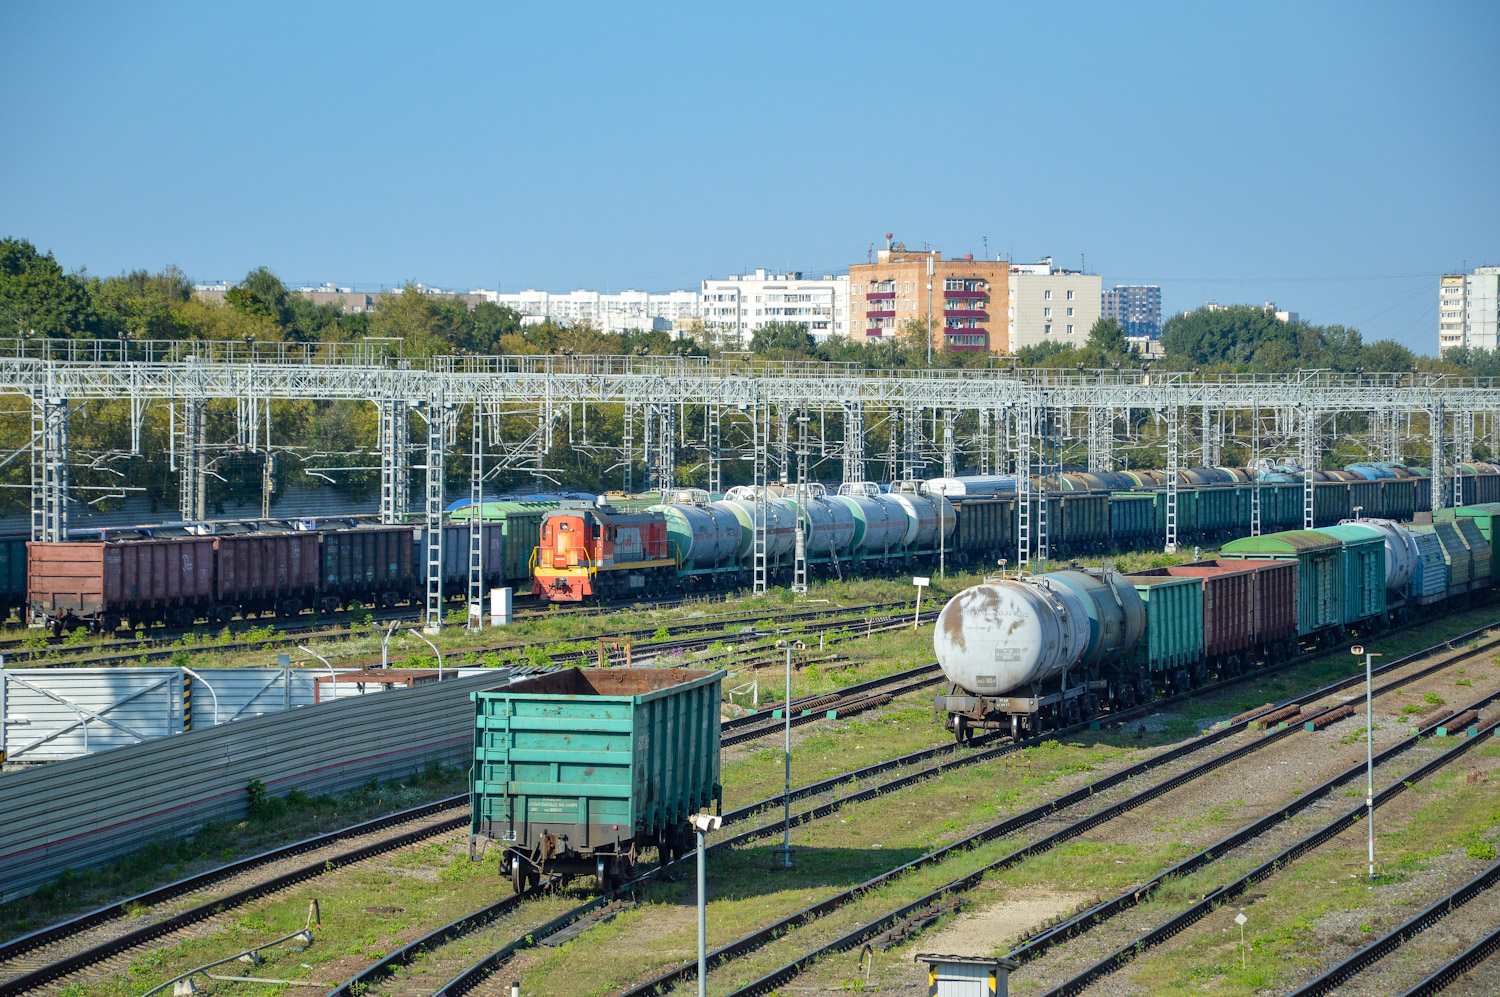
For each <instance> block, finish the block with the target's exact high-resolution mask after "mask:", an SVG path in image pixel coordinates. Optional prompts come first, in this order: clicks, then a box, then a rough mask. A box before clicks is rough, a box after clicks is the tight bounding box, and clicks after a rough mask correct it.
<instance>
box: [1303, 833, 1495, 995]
mask: <svg viewBox="0 0 1500 997" xmlns="http://www.w3.org/2000/svg"><path fill="white" fill-rule="evenodd" d="M1496 883H1500V862H1496V863H1495V864H1494V865H1492V866H1490V867H1489V868H1488V869H1486V870H1484V871H1483V872H1481V873H1480V874H1479V875H1477V876H1475V877H1474V878H1473V879H1471V880H1469V881H1468V882H1467V883H1465V884H1463V885H1462V886H1460V887H1459V888H1458V889H1456V890H1453V891H1452V892H1451V893H1449V894H1447V895H1446V896H1444V897H1443V898H1441V899H1440V900H1437V901H1434V902H1433V903H1432V904H1430V905H1429V906H1428V907H1427V909H1426V910H1424V911H1422V912H1421V913H1420V914H1417V915H1415V916H1413V917H1410V918H1408V919H1407V920H1405V921H1403V922H1401V923H1400V924H1398V925H1397V926H1396V927H1394V928H1392V929H1391V930H1390V931H1388V932H1386V933H1385V934H1383V935H1381V936H1380V937H1379V938H1377V939H1375V941H1373V942H1371V943H1370V944H1369V945H1366V946H1365V947H1364V948H1362V949H1360V950H1359V951H1358V952H1355V953H1354V954H1353V955H1351V956H1349V957H1348V958H1345V959H1342V960H1340V961H1339V962H1337V963H1335V964H1334V965H1333V966H1330V967H1329V968H1328V969H1326V970H1324V971H1323V972H1322V973H1320V974H1319V975H1318V977H1317V978H1316V979H1314V980H1309V981H1308V982H1307V983H1304V984H1303V985H1302V986H1300V987H1298V988H1297V989H1296V990H1293V991H1292V992H1291V993H1290V994H1288V995H1287V997H1316V995H1318V994H1326V993H1328V992H1329V991H1330V990H1334V989H1336V988H1338V987H1339V986H1341V985H1343V984H1344V983H1346V982H1348V981H1349V980H1352V979H1353V978H1354V977H1356V976H1358V975H1359V974H1360V972H1362V971H1363V970H1364V969H1365V968H1366V967H1368V966H1371V965H1373V964H1374V963H1377V962H1379V961H1380V960H1381V959H1383V958H1385V957H1386V956H1387V955H1389V954H1390V953H1392V952H1394V951H1395V950H1396V948H1397V947H1398V946H1400V945H1402V944H1404V943H1406V942H1408V941H1410V940H1411V939H1413V938H1415V937H1416V936H1417V935H1419V934H1421V933H1422V932H1424V931H1426V930H1427V929H1428V928H1430V927H1432V926H1433V925H1434V924H1437V923H1438V922H1439V921H1441V920H1442V919H1443V918H1445V917H1447V916H1448V915H1449V914H1452V913H1453V912H1454V911H1456V910H1458V908H1460V907H1462V906H1463V905H1464V904H1466V903H1468V902H1469V901H1470V900H1473V899H1474V898H1475V897H1477V896H1478V895H1479V894H1480V893H1482V892H1484V891H1485V890H1488V889H1490V888H1491V887H1492V886H1494V885H1495V884H1496ZM1496 931H1497V932H1500V928H1496ZM1465 954H1466V953H1465ZM1462 957H1463V956H1462V955H1460V956H1459V958H1460V959H1461V958H1462ZM1454 961H1457V960H1454ZM1452 965H1453V963H1452V962H1450V963H1447V964H1445V965H1444V966H1443V967H1442V968H1441V969H1439V970H1438V973H1443V972H1445V971H1448V970H1449V969H1450V967H1451V966H1452ZM1459 972H1462V970H1460V971H1459ZM1436 975H1438V974H1437V973H1434V974H1433V976H1436ZM1433 976H1430V977H1428V979H1432V978H1433ZM1453 978H1454V977H1452V976H1450V977H1448V979H1447V980H1445V981H1444V983H1445V984H1446V983H1447V982H1448V981H1450V980H1452V979H1453ZM1422 982H1423V983H1426V982H1427V981H1426V980H1423V981H1422ZM1421 985H1422V984H1418V986H1419V987H1420V986H1421ZM1414 992H1417V991H1416V990H1415V989H1413V990H1408V991H1407V993H1414ZM1427 992H1435V991H1427Z"/></svg>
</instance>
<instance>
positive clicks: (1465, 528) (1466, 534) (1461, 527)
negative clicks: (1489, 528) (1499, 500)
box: [1453, 519, 1494, 589]
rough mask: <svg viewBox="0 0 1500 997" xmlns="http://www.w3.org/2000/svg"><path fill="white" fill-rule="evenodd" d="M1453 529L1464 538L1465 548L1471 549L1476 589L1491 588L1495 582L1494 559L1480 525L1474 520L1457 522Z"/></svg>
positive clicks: (1459, 520)
mask: <svg viewBox="0 0 1500 997" xmlns="http://www.w3.org/2000/svg"><path fill="white" fill-rule="evenodd" d="M1453 528H1454V529H1456V530H1457V531H1458V535H1459V536H1460V537H1462V538H1463V541H1464V546H1466V547H1468V548H1469V557H1470V559H1471V560H1470V563H1471V564H1472V565H1473V575H1472V577H1473V579H1474V588H1476V589H1486V588H1489V587H1490V585H1491V584H1492V582H1493V580H1494V558H1493V551H1492V548H1491V546H1490V542H1489V540H1487V539H1486V538H1485V536H1484V533H1483V532H1482V531H1481V530H1480V529H1479V524H1478V523H1476V522H1475V521H1474V520H1472V519H1458V520H1455V521H1454V523H1453Z"/></svg>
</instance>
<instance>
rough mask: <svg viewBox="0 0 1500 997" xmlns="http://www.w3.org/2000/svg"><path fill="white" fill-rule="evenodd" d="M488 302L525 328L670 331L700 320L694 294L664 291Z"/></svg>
mask: <svg viewBox="0 0 1500 997" xmlns="http://www.w3.org/2000/svg"><path fill="white" fill-rule="evenodd" d="M489 300H491V301H493V302H494V303H495V304H497V305H501V306H503V307H506V308H511V309H514V310H515V311H516V312H518V313H520V315H521V321H522V323H523V324H525V325H537V324H540V323H542V322H546V321H548V320H551V321H553V322H557V323H559V324H561V325H568V324H570V323H572V322H590V323H592V324H593V325H594V326H595V327H597V328H598V329H599V330H600V331H602V332H630V331H651V330H659V331H664V332H670V331H672V330H673V329H674V328H679V327H681V326H682V325H684V324H686V323H689V322H691V321H692V320H694V319H697V318H699V317H701V315H702V306H701V300H700V298H699V295H698V292H697V291H668V292H667V293H665V294H651V293H648V292H646V291H620V292H618V293H613V294H611V293H606V292H600V291H581V290H580V291H570V292H568V293H567V294H554V293H552V292H550V291H537V290H525V291H515V292H511V293H505V294H500V293H491V294H490V296H489Z"/></svg>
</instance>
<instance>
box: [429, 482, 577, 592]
mask: <svg viewBox="0 0 1500 997" xmlns="http://www.w3.org/2000/svg"><path fill="white" fill-rule="evenodd" d="M557 507H558V503H557V502H555V501H551V500H548V499H523V500H518V501H505V502H486V503H484V504H483V505H481V506H480V507H479V510H480V511H479V515H480V518H481V519H483V520H484V521H485V522H486V523H494V524H496V525H497V526H499V527H500V533H501V541H500V544H501V558H502V560H501V563H502V565H503V568H502V571H501V575H502V577H503V580H504V583H505V584H507V585H510V586H511V587H513V588H516V589H517V590H520V589H529V588H530V587H531V554H532V552H533V551H534V550H536V541H537V537H539V536H541V535H542V517H543V516H544V515H546V514H547V513H548V512H549V511H551V510H552V509H556V508H557ZM469 516H470V511H469V508H468V507H465V508H462V509H456V510H454V512H453V514H452V515H451V516H449V517H448V518H449V521H450V522H453V523H463V524H465V525H467V524H468V521H469ZM465 570H467V568H466V569H465Z"/></svg>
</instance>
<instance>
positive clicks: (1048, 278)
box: [1006, 256, 1100, 353]
mask: <svg viewBox="0 0 1500 997" xmlns="http://www.w3.org/2000/svg"><path fill="white" fill-rule="evenodd" d="M1099 286H1100V285H1099V275H1098V274H1088V273H1083V272H1081V271H1078V270H1063V269H1060V268H1058V267H1054V266H1053V265H1052V257H1050V256H1048V257H1045V258H1043V259H1042V260H1040V261H1038V262H1036V263H1013V264H1011V266H1010V299H1009V305H1008V308H1007V315H1006V319H1007V325H1008V327H1009V332H1010V352H1011V353H1015V352H1016V351H1017V350H1020V349H1022V348H1023V347H1027V346H1037V345H1039V344H1041V343H1048V342H1052V343H1061V344H1063V345H1064V346H1082V345H1083V344H1084V342H1085V341H1086V340H1087V339H1088V335H1089V330H1090V329H1092V328H1093V327H1094V323H1095V322H1097V321H1099Z"/></svg>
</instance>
